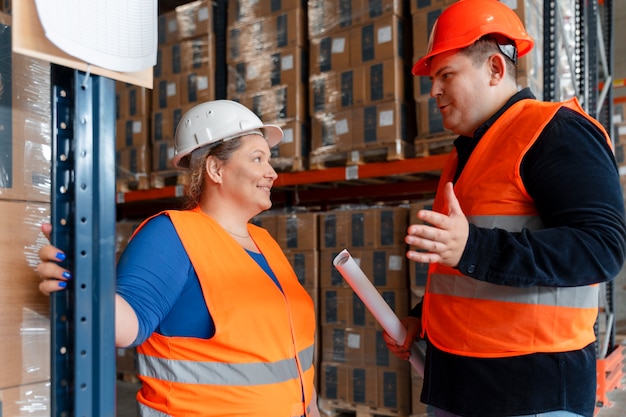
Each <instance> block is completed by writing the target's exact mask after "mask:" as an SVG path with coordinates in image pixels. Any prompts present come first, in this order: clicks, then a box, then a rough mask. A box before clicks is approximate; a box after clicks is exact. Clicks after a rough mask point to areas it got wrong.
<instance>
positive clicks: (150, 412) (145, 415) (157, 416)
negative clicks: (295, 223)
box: [139, 403, 311, 417]
mask: <svg viewBox="0 0 626 417" xmlns="http://www.w3.org/2000/svg"><path fill="white" fill-rule="evenodd" d="M306 411H307V413H310V412H311V407H310V406H309V407H307V410H306ZM139 415H140V416H141V417H173V416H171V415H169V414H165V413H162V412H160V411H159V410H155V409H154V408H152V407H148V406H147V405H145V404H142V403H139ZM290 417H306V416H305V415H297V416H290Z"/></svg>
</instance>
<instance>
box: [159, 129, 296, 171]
mask: <svg viewBox="0 0 626 417" xmlns="http://www.w3.org/2000/svg"><path fill="white" fill-rule="evenodd" d="M259 130H261V131H262V133H263V137H264V138H265V140H267V144H268V146H269V147H270V149H271V148H273V147H274V146H276V145H278V144H279V143H280V141H282V140H283V136H284V133H283V129H281V128H280V126H278V125H272V124H266V125H262V126H260V127H258V128H255V129H250V130H249V131H244V132H240V133H238V134H237V135H235V136H232V137H230V138H224V139H221V140H219V141H217V142H213V143H201V144H198V145H197V146H195V147H193V148H192V149H189V150H187V152H185V153H177V154H175V155H174V156H173V157H172V159H171V163H172V165H173V166H174V167H175V168H177V169H182V170H188V169H189V158H188V156H189V155H191V153H192V152H193V151H195V150H197V149H200V148H203V147H205V146H211V145H215V144H216V143H219V142H221V141H226V140H231V139H235V138H240V137H242V136H246V135H248V134H259ZM186 157H187V158H186Z"/></svg>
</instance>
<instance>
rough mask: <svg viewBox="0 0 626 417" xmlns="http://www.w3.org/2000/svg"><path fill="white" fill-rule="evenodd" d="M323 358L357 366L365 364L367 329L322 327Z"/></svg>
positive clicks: (334, 326)
mask: <svg viewBox="0 0 626 417" xmlns="http://www.w3.org/2000/svg"><path fill="white" fill-rule="evenodd" d="M322 341H323V342H322V358H323V359H324V360H326V361H333V362H341V363H348V364H355V365H362V364H364V363H365V349H366V345H365V343H366V338H365V328H363V327H361V328H356V327H344V326H337V325H325V326H322Z"/></svg>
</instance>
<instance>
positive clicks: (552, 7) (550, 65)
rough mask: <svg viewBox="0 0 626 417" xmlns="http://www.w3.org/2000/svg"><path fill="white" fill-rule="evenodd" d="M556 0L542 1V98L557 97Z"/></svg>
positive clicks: (551, 99)
mask: <svg viewBox="0 0 626 417" xmlns="http://www.w3.org/2000/svg"><path fill="white" fill-rule="evenodd" d="M556 8H557V4H556V0H544V2H543V62H544V65H543V99H544V100H545V101H555V100H556V99H557V83H556V80H557V78H556V75H557V67H558V63H557V62H558V61H557V49H558V48H557V38H556V30H557V24H556V16H557V13H556Z"/></svg>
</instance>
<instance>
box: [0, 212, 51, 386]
mask: <svg viewBox="0 0 626 417" xmlns="http://www.w3.org/2000/svg"><path fill="white" fill-rule="evenodd" d="M0 212H2V214H3V215H2V217H1V219H0V227H1V228H2V234H1V235H0V247H2V251H0V265H2V271H3V273H2V275H1V277H0V283H1V284H2V288H3V290H2V291H0V305H1V306H2V314H1V315H0V357H1V358H2V359H3V365H2V372H0V388H7V387H15V386H18V385H25V384H32V383H37V382H42V381H47V380H48V379H49V378H50V318H49V308H50V307H49V298H48V297H46V296H44V295H43V294H41V293H40V292H39V288H38V285H39V283H40V282H41V279H40V278H39V275H38V274H37V273H36V272H35V267H36V265H37V263H38V262H39V256H38V252H39V249H40V248H41V247H42V246H43V245H45V244H47V243H48V240H47V239H46V238H45V236H44V235H43V234H42V233H41V231H40V225H41V224H42V223H44V222H49V221H50V220H49V217H50V206H49V203H42V202H23V201H10V200H0Z"/></svg>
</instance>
